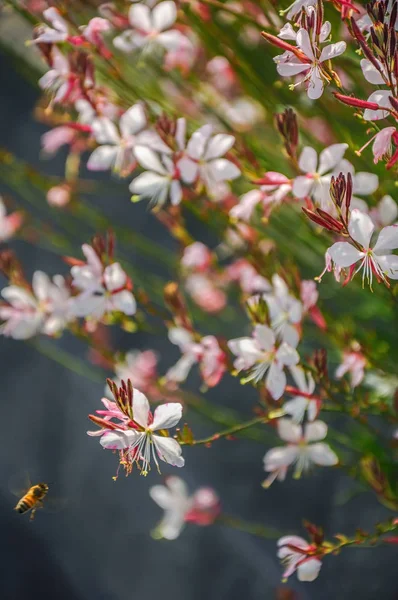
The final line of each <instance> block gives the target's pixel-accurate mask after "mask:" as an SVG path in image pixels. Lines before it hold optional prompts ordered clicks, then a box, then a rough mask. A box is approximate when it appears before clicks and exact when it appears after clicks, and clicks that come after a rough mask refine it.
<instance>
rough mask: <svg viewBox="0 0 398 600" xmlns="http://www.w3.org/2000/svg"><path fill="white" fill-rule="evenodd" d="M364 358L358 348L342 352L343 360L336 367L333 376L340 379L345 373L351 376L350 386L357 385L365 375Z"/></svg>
mask: <svg viewBox="0 0 398 600" xmlns="http://www.w3.org/2000/svg"><path fill="white" fill-rule="evenodd" d="M365 367H366V358H365V357H364V355H363V354H362V352H361V351H360V350H358V351H355V350H350V351H347V352H343V360H342V362H341V364H340V365H339V366H338V367H337V369H336V373H335V376H336V377H337V379H341V378H342V377H344V375H346V374H347V373H348V374H349V375H350V378H351V387H352V388H355V387H357V386H358V385H359V384H360V383H361V381H362V380H363V378H364V377H365Z"/></svg>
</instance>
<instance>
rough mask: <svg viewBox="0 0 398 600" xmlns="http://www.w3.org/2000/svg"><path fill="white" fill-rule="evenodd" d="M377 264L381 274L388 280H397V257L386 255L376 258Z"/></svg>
mask: <svg viewBox="0 0 398 600" xmlns="http://www.w3.org/2000/svg"><path fill="white" fill-rule="evenodd" d="M377 262H378V264H379V265H380V267H381V269H382V271H383V273H385V274H386V275H387V277H389V278H390V279H398V256H397V255H395V254H388V255H387V256H377Z"/></svg>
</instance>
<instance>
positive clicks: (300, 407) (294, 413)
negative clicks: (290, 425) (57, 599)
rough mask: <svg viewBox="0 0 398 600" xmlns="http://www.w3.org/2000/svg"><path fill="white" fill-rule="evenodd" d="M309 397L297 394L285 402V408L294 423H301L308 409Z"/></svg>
mask: <svg viewBox="0 0 398 600" xmlns="http://www.w3.org/2000/svg"><path fill="white" fill-rule="evenodd" d="M307 406H308V399H307V398H304V397H303V396H297V397H296V398H293V400H289V401H288V402H285V404H284V405H283V410H284V411H285V413H287V414H288V415H290V416H291V417H292V420H293V422H294V423H301V422H302V420H303V419H304V415H305V411H306V410H307Z"/></svg>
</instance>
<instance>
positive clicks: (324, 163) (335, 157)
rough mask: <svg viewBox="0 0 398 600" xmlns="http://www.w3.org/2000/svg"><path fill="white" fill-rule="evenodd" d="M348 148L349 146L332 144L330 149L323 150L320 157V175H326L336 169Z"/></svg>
mask: <svg viewBox="0 0 398 600" xmlns="http://www.w3.org/2000/svg"><path fill="white" fill-rule="evenodd" d="M347 148H348V144H332V145H331V146H329V147H328V148H325V150H322V152H321V153H320V155H319V169H318V173H319V174H320V175H324V174H325V173H328V172H329V171H331V170H332V169H334V168H335V167H336V166H337V165H338V164H339V162H340V161H341V160H342V158H343V156H344V154H345V151H346V150H347Z"/></svg>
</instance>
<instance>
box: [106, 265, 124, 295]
mask: <svg viewBox="0 0 398 600" xmlns="http://www.w3.org/2000/svg"><path fill="white" fill-rule="evenodd" d="M104 281H105V285H106V288H107V290H109V291H110V292H113V291H114V290H118V289H120V288H122V287H124V286H125V285H126V281H127V275H126V273H125V272H124V271H123V269H122V267H121V266H120V264H119V263H118V262H116V263H113V264H111V265H109V266H108V267H106V269H105V271H104Z"/></svg>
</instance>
